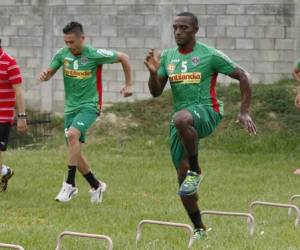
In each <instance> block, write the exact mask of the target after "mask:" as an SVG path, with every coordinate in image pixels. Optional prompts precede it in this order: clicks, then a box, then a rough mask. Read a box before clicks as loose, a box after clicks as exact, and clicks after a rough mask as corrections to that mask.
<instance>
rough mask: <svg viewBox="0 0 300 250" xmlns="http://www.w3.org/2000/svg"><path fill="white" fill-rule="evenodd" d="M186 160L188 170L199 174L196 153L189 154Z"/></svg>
mask: <svg viewBox="0 0 300 250" xmlns="http://www.w3.org/2000/svg"><path fill="white" fill-rule="evenodd" d="M188 161H189V164H190V170H191V171H193V172H196V173H198V174H201V170H200V167H199V163H198V155H192V156H189V157H188Z"/></svg>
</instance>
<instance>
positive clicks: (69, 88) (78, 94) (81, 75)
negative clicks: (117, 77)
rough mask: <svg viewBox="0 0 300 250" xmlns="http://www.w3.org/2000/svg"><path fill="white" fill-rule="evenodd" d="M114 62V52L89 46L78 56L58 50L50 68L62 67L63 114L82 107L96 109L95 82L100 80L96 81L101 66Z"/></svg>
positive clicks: (97, 99)
mask: <svg viewBox="0 0 300 250" xmlns="http://www.w3.org/2000/svg"><path fill="white" fill-rule="evenodd" d="M116 61H117V53H116V52H114V51H110V50H104V49H95V48H93V47H91V46H84V48H83V51H82V53H81V54H80V55H78V56H75V55H73V54H72V53H71V51H70V50H69V49H68V48H62V49H60V50H58V52H57V53H56V54H55V56H54V57H53V59H52V61H51V63H50V68H51V69H54V70H57V69H59V68H60V67H61V66H63V77H64V87H65V113H72V112H74V111H77V110H78V109H80V108H83V107H92V108H95V107H97V105H98V101H99V93H98V88H97V80H100V78H101V77H98V78H99V79H97V75H99V74H101V66H102V64H108V63H114V62H116Z"/></svg>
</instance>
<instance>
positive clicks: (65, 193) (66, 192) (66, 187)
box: [55, 182, 78, 202]
mask: <svg viewBox="0 0 300 250" xmlns="http://www.w3.org/2000/svg"><path fill="white" fill-rule="evenodd" d="M77 193H78V188H77V187H73V186H72V185H71V184H68V183H66V182H63V184H62V187H61V190H60V191H59V193H58V195H57V196H56V198H55V200H56V201H59V202H68V201H69V200H71V199H72V197H73V196H75V195H76V194H77Z"/></svg>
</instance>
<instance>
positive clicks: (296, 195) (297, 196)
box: [288, 194, 300, 216]
mask: <svg viewBox="0 0 300 250" xmlns="http://www.w3.org/2000/svg"><path fill="white" fill-rule="evenodd" d="M299 198H300V195H299V194H295V195H293V196H291V197H290V203H291V204H293V202H294V200H295V199H299ZM288 214H289V216H290V215H291V214H292V209H291V208H289V212H288Z"/></svg>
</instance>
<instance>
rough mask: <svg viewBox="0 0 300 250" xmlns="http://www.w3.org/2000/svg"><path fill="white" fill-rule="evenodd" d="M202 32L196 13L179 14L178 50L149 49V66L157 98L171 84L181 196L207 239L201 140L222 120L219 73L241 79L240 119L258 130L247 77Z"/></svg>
mask: <svg viewBox="0 0 300 250" xmlns="http://www.w3.org/2000/svg"><path fill="white" fill-rule="evenodd" d="M198 29H199V27H198V20H197V17H196V16H195V15H194V14H192V13H189V12H183V13H181V14H179V15H177V16H176V17H175V19H174V22H173V30H174V36H175V40H176V43H177V46H178V47H176V48H171V49H165V50H164V51H163V52H162V53H161V55H158V54H157V53H155V51H154V50H150V51H149V53H148V55H147V57H146V59H145V65H146V67H147V68H148V70H149V72H150V78H149V89H150V92H151V94H152V96H154V97H158V96H160V95H161V93H162V92H163V89H164V87H165V86H166V83H167V81H168V80H169V82H170V85H171V89H172V95H173V102H174V115H173V118H172V121H171V124H170V143H171V155H172V160H173V163H174V165H175V167H176V169H177V175H178V180H179V184H180V187H179V195H180V198H181V201H182V203H183V205H184V207H185V209H186V211H187V213H188V215H189V217H190V219H191V221H192V222H193V224H194V228H195V232H194V237H195V238H196V239H202V238H204V237H205V236H206V228H205V226H204V225H203V223H202V220H201V214H200V210H199V207H198V205H197V200H198V196H197V191H198V187H199V185H200V182H201V180H202V178H203V174H202V172H201V168H200V166H199V162H198V142H199V139H201V138H204V137H206V136H208V135H210V134H211V133H212V132H213V131H214V129H215V128H216V127H217V125H218V124H219V122H220V121H221V119H222V117H223V103H222V102H220V101H219V100H218V99H217V97H216V89H215V88H216V81H217V75H218V73H222V74H225V75H228V76H230V77H232V78H234V79H237V80H239V82H240V89H241V109H240V113H239V114H238V117H237V121H238V122H239V123H241V124H242V125H243V126H244V127H245V128H246V129H247V130H248V132H249V133H252V134H256V127H255V124H254V122H253V121H252V119H251V117H250V114H249V113H250V99H251V88H250V81H249V78H248V74H247V73H246V72H245V71H244V70H243V69H242V68H240V67H239V66H238V65H237V64H235V63H234V62H233V61H232V60H230V59H229V57H227V56H226V55H224V54H223V53H222V52H220V51H219V50H217V49H214V48H211V47H209V46H207V45H205V44H202V43H200V42H197V41H196V33H197V32H198Z"/></svg>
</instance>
